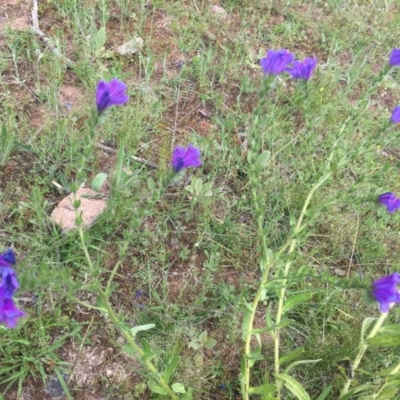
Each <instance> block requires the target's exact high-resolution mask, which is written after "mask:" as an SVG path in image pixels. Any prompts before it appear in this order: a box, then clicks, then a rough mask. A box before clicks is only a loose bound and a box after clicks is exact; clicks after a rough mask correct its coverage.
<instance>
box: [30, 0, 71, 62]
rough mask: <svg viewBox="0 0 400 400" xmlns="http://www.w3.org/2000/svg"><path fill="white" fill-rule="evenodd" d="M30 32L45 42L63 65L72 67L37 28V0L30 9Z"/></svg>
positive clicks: (34, 0)
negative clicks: (62, 61)
mask: <svg viewBox="0 0 400 400" xmlns="http://www.w3.org/2000/svg"><path fill="white" fill-rule="evenodd" d="M32 30H33V32H35V33H36V34H37V35H38V36H39V37H40V38H41V39H42V40H43V42H45V43H46V44H47V45H48V46H49V48H50V50H51V51H52V52H53V53H54V54H56V55H57V56H58V57H60V58H61V59H63V60H64V62H65V64H66V65H67V67H68V68H72V67H73V62H72V61H71V60H70V59H69V58H68V57H65V56H64V55H63V54H61V51H60V49H59V48H58V47H57V46H55V45H54V44H53V43H52V42H51V40H50V38H49V37H47V36H46V34H45V33H44V32H43V31H42V30H41V29H40V27H39V17H38V0H33V7H32Z"/></svg>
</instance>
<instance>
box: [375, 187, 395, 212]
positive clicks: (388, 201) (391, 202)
mask: <svg viewBox="0 0 400 400" xmlns="http://www.w3.org/2000/svg"><path fill="white" fill-rule="evenodd" d="M378 201H379V203H381V204H383V205H384V206H386V208H387V210H388V211H389V212H390V213H391V214H392V213H394V212H395V211H396V210H398V209H399V208H400V199H397V198H396V196H395V195H394V194H393V193H392V192H387V193H384V194H381V195H380V196H379V197H378Z"/></svg>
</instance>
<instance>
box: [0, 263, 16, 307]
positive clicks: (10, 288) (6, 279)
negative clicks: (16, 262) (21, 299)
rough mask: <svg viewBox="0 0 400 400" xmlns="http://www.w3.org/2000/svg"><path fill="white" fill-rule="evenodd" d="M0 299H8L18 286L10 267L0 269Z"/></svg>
mask: <svg viewBox="0 0 400 400" xmlns="http://www.w3.org/2000/svg"><path fill="white" fill-rule="evenodd" d="M0 276H1V281H0V299H3V298H5V299H10V298H12V297H13V295H14V292H15V291H16V290H17V289H18V288H19V283H18V280H17V277H16V275H15V272H14V270H13V269H12V268H10V267H4V268H1V269H0Z"/></svg>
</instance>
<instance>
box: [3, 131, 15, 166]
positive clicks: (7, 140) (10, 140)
mask: <svg viewBox="0 0 400 400" xmlns="http://www.w3.org/2000/svg"><path fill="white" fill-rule="evenodd" d="M14 145H15V140H14V136H11V135H10V136H9V135H8V133H7V128H6V125H5V124H3V127H2V129H1V151H2V153H3V156H2V157H1V160H0V166H2V167H4V166H5V165H6V162H7V160H8V157H9V156H10V153H11V152H12V150H13V148H14Z"/></svg>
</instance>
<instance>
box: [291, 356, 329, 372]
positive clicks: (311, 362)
mask: <svg viewBox="0 0 400 400" xmlns="http://www.w3.org/2000/svg"><path fill="white" fill-rule="evenodd" d="M321 360H322V358H319V359H318V360H300V361H295V362H293V363H291V364H290V365H289V366H287V367H286V369H285V372H289V371H290V370H291V369H293V368H294V367H297V366H298V365H303V364H316V363H318V362H320V361H321Z"/></svg>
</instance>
